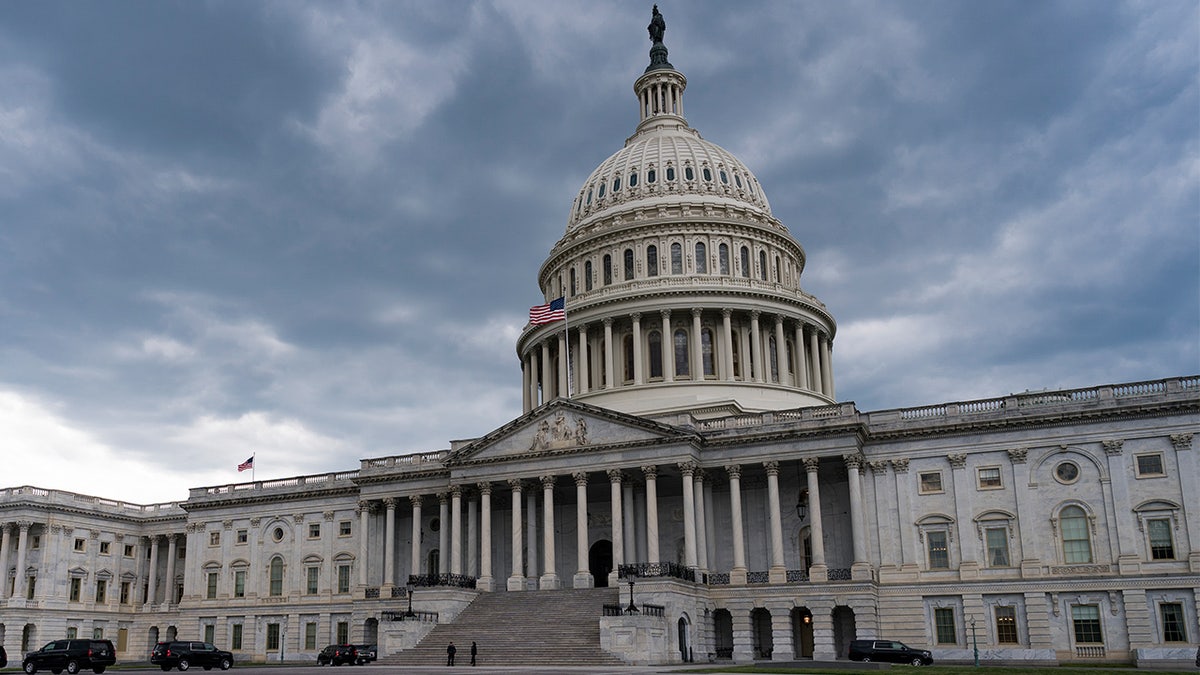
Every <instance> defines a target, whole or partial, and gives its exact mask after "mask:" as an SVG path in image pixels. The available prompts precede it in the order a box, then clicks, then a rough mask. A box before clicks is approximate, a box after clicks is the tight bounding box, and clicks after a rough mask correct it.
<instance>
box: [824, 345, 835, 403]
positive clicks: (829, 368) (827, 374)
mask: <svg viewBox="0 0 1200 675" xmlns="http://www.w3.org/2000/svg"><path fill="white" fill-rule="evenodd" d="M831 340H833V337H832V336H830V337H825V336H824V335H822V336H821V390H822V391H824V392H825V393H826V394H828V395H829V398H836V397H837V394H835V393H834V390H833V352H832V350H831V347H830V344H829V343H830V341H831Z"/></svg>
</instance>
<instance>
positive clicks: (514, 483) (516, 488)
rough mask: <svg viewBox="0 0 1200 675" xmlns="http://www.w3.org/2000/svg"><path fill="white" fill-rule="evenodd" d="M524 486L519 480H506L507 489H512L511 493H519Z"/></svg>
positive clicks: (523, 482)
mask: <svg viewBox="0 0 1200 675" xmlns="http://www.w3.org/2000/svg"><path fill="white" fill-rule="evenodd" d="M524 485H525V481H523V480H521V479H520V478H509V479H508V487H510V488H512V491H513V492H515V493H520V492H521V489H522V488H523V487H524Z"/></svg>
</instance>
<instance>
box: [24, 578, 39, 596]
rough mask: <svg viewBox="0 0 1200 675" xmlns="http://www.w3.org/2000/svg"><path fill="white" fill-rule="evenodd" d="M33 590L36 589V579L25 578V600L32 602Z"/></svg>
mask: <svg viewBox="0 0 1200 675" xmlns="http://www.w3.org/2000/svg"><path fill="white" fill-rule="evenodd" d="M35 589H37V577H26V579H25V599H26V600H32V599H33V594H34V591H35Z"/></svg>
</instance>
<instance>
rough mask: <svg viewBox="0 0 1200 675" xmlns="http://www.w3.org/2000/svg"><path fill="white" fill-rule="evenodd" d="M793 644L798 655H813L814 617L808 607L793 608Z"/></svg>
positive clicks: (810, 656)
mask: <svg viewBox="0 0 1200 675" xmlns="http://www.w3.org/2000/svg"><path fill="white" fill-rule="evenodd" d="M792 644H794V645H795V649H796V656H797V657H799V658H802V659H811V658H812V655H813V617H812V612H810V611H809V610H808V608H807V607H797V608H795V609H793V610H792Z"/></svg>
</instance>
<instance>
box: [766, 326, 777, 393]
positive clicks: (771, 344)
mask: <svg viewBox="0 0 1200 675" xmlns="http://www.w3.org/2000/svg"><path fill="white" fill-rule="evenodd" d="M767 354H768V358H769V359H770V363H771V365H770V368H771V381H772V382H778V381H779V344H778V343H777V342H776V341H775V336H774V335H771V336H769V337H767Z"/></svg>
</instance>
